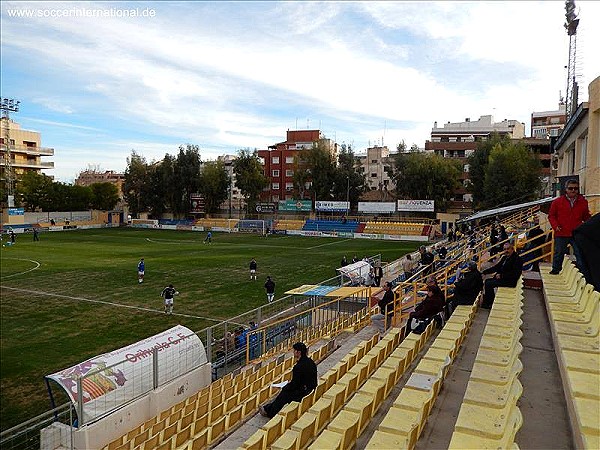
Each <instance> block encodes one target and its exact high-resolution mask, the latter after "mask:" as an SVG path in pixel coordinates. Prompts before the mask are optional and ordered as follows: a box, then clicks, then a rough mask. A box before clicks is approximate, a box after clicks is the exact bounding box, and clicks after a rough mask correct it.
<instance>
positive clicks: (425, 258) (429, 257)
mask: <svg viewBox="0 0 600 450" xmlns="http://www.w3.org/2000/svg"><path fill="white" fill-rule="evenodd" d="M419 253H420V254H421V259H420V261H419V262H420V263H421V265H422V266H426V267H427V269H425V273H431V272H433V259H434V257H433V253H431V252H430V251H428V250H427V249H426V248H425V246H424V245H421V247H419Z"/></svg>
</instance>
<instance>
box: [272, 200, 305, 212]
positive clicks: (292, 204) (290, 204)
mask: <svg viewBox="0 0 600 450" xmlns="http://www.w3.org/2000/svg"><path fill="white" fill-rule="evenodd" d="M279 211H312V201H310V200H279Z"/></svg>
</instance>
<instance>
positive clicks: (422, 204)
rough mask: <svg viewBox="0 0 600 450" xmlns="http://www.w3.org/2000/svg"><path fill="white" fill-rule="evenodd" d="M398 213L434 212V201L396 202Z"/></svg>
mask: <svg viewBox="0 0 600 450" xmlns="http://www.w3.org/2000/svg"><path fill="white" fill-rule="evenodd" d="M398 211H411V212H414V211H418V212H434V211H435V205H434V200H398Z"/></svg>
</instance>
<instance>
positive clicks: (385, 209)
mask: <svg viewBox="0 0 600 450" xmlns="http://www.w3.org/2000/svg"><path fill="white" fill-rule="evenodd" d="M358 212H365V213H393V212H396V204H395V203H394V202H358Z"/></svg>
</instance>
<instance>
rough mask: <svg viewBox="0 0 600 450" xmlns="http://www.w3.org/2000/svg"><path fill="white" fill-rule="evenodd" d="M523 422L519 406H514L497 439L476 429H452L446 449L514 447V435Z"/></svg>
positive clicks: (495, 449) (478, 449)
mask: <svg viewBox="0 0 600 450" xmlns="http://www.w3.org/2000/svg"><path fill="white" fill-rule="evenodd" d="M522 424H523V416H522V415H521V411H519V408H514V409H513V410H512V412H511V414H510V416H509V417H508V420H507V422H506V426H505V427H504V433H503V435H502V436H501V437H500V438H499V439H493V438H489V437H486V436H484V435H482V434H481V433H479V432H478V431H479V430H478V431H477V432H475V433H472V432H471V431H472V430H469V431H468V432H462V431H459V430H456V429H455V430H454V433H452V438H451V440H450V444H449V446H448V449H452V450H464V449H477V450H480V449H490V450H491V449H494V450H497V449H500V448H501V449H510V448H515V447H514V445H515V442H514V441H515V435H516V434H517V431H519V429H520V428H521V425H522Z"/></svg>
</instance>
